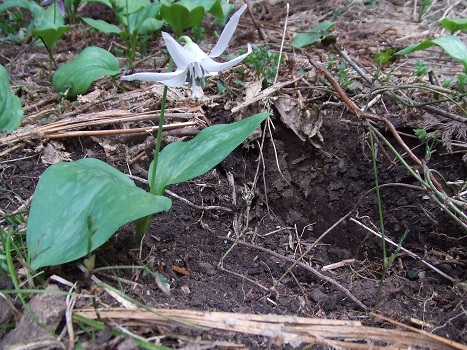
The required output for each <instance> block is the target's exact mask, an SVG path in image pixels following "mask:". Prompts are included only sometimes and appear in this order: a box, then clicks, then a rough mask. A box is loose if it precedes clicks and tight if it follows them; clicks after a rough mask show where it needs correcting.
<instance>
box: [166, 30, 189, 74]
mask: <svg viewBox="0 0 467 350" xmlns="http://www.w3.org/2000/svg"><path fill="white" fill-rule="evenodd" d="M162 37H163V38H164V42H165V46H167V50H168V51H169V54H170V57H172V59H173V60H174V62H175V64H176V65H177V68H179V69H185V68H186V67H188V65H189V64H190V63H193V62H196V57H192V55H190V53H189V52H187V51H186V50H185V49H184V48H183V46H182V45H180V44H179V43H178V42H177V41H176V40H175V39H174V38H172V36H171V35H170V34H169V33H166V32H162Z"/></svg>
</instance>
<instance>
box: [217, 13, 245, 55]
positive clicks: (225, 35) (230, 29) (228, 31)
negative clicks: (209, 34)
mask: <svg viewBox="0 0 467 350" xmlns="http://www.w3.org/2000/svg"><path fill="white" fill-rule="evenodd" d="M246 6H247V5H246V4H244V5H243V6H242V7H240V9H239V10H238V11H237V12H235V13H234V14H233V15H232V17H230V20H229V22H228V23H227V24H226V26H225V28H224V30H223V31H222V34H221V36H220V37H219V40H218V41H217V44H216V46H214V48H213V49H212V51H211V53H210V54H209V57H219V56H220V55H221V54H222V52H224V51H225V49H226V48H227V45H229V41H230V39H232V35H233V33H234V32H235V29H237V26H238V21H239V20H240V16H241V15H242V13H243V12H244V11H245V9H246Z"/></svg>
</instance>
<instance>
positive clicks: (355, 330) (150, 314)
mask: <svg viewBox="0 0 467 350" xmlns="http://www.w3.org/2000/svg"><path fill="white" fill-rule="evenodd" d="M75 314H76V315H79V316H82V317H86V318H89V319H97V318H100V319H110V320H114V321H116V322H117V323H119V324H126V325H127V326H130V325H145V324H150V325H154V323H159V324H163V325H169V326H187V325H188V326H192V327H205V328H207V329H218V330H226V331H234V332H240V333H244V334H251V335H260V336H265V337H270V338H273V339H274V341H275V342H276V343H278V344H286V343H288V344H291V345H292V346H298V345H300V344H303V343H307V344H324V345H328V346H332V347H340V348H345V349H357V350H359V349H362V350H363V349H365V350H366V349H369V348H371V349H402V348H410V347H413V346H416V345H418V346H424V347H428V348H430V349H440V350H445V349H446V350H447V349H461V350H467V347H466V346H464V345H462V344H459V343H456V342H452V341H450V340H448V339H444V338H441V337H436V336H432V335H431V334H428V333H426V334H419V333H414V332H408V331H402V330H397V329H383V328H376V327H368V326H363V325H362V324H361V323H360V322H359V321H341V320H327V319H313V318H305V317H297V316H283V315H256V314H237V313H228V312H205V311H196V310H169V309H154V310H145V309H133V310H128V309H125V308H108V309H101V310H95V309H92V308H90V309H82V310H76V311H75ZM384 344H385V345H384Z"/></svg>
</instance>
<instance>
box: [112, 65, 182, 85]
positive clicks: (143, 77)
mask: <svg viewBox="0 0 467 350" xmlns="http://www.w3.org/2000/svg"><path fill="white" fill-rule="evenodd" d="M121 79H122V80H140V81H149V82H158V83H163V84H165V85H167V86H171V87H175V86H182V85H183V84H184V83H185V80H186V71H185V70H182V69H179V70H176V71H175V72H171V73H135V74H131V75H126V76H123V77H121Z"/></svg>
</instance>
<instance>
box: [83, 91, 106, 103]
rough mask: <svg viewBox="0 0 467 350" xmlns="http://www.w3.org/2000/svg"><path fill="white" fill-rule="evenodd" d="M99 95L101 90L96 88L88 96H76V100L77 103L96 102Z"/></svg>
mask: <svg viewBox="0 0 467 350" xmlns="http://www.w3.org/2000/svg"><path fill="white" fill-rule="evenodd" d="M100 95H101V90H99V89H97V88H96V89H95V90H94V91H92V92H90V93H89V94H86V95H78V97H77V100H78V102H81V103H91V102H94V101H95V100H97V99H98V98H99V96H100Z"/></svg>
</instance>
